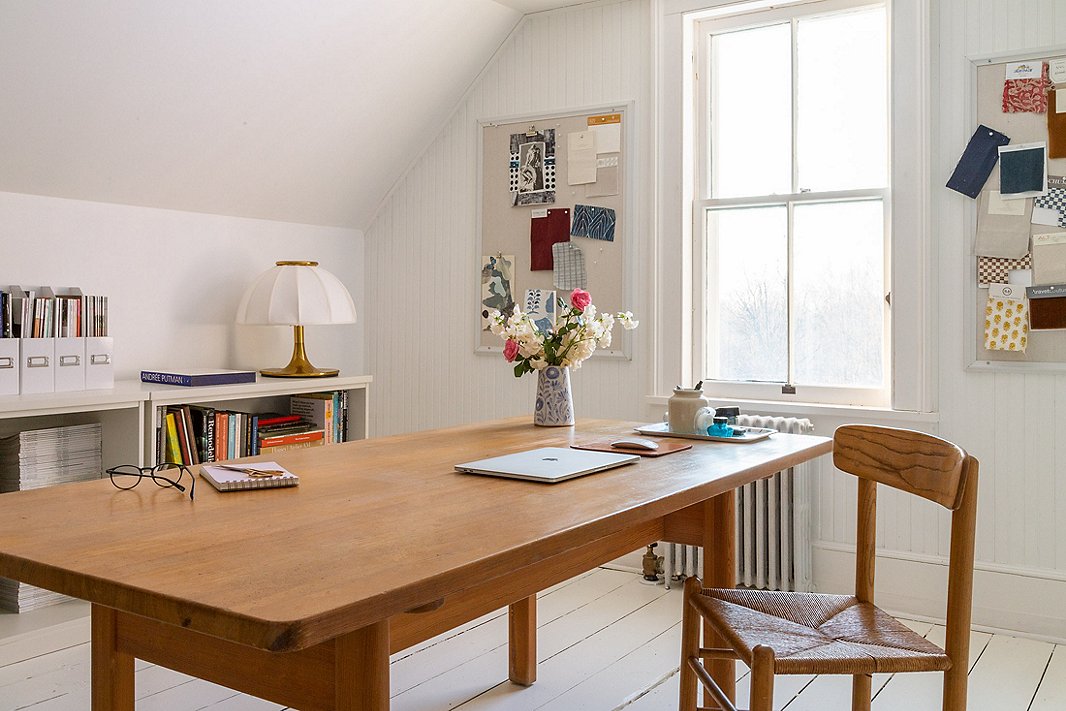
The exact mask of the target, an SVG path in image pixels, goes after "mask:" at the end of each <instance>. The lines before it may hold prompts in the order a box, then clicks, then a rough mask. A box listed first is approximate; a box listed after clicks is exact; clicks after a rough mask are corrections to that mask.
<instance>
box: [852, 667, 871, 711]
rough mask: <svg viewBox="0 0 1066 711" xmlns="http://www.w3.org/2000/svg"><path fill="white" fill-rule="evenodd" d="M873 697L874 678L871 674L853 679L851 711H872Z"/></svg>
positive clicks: (858, 675)
mask: <svg viewBox="0 0 1066 711" xmlns="http://www.w3.org/2000/svg"><path fill="white" fill-rule="evenodd" d="M872 695H873V677H872V676H870V675H869V674H856V675H854V676H853V677H852V678H851V711H870V697H871V696H872Z"/></svg>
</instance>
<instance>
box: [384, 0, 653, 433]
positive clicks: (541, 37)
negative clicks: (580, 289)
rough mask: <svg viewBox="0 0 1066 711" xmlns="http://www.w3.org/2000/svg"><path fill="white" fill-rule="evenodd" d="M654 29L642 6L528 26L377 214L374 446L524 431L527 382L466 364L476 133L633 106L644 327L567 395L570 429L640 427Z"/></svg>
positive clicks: (497, 368)
mask: <svg viewBox="0 0 1066 711" xmlns="http://www.w3.org/2000/svg"><path fill="white" fill-rule="evenodd" d="M650 17H651V16H650V7H649V3H648V1H647V0H631V1H629V2H622V3H618V4H593V5H586V6H581V7H574V8H566V9H563V10H558V11H555V12H550V13H543V14H538V15H531V16H527V17H526V18H525V20H524V21H523V22H522V23H521V24H520V25H519V27H518V28H517V30H516V31H515V33H514V34H513V35H512V36H511V38H510V39H509V40H508V41H507V43H505V45H504V46H503V47H502V48H501V50H500V52H499V53H498V55H497V57H496V58H495V59H494V61H493V62H492V63H491V64H490V66H489V67H488V68H487V69H486V71H485V72H484V73H483V74H482V76H481V77H480V78H479V79H478V81H477V82H476V83H475V85H474V86H473V87H472V89H471V91H470V92H469V93H468V95H467V96H466V97H465V99H464V100H463V102H462V104H461V105H460V106H459V107H458V110H457V111H456V112H455V114H454V115H453V116H452V118H451V120H449V121H448V123H447V124H446V125H445V126H444V128H443V131H442V133H441V134H440V135H439V136H438V137H437V139H436V140H435V141H434V142H433V144H432V146H430V148H429V149H428V150H427V151H426V153H425V154H424V155H423V156H422V157H421V158H420V159H419V160H418V162H417V163H416V164H415V165H414V167H413V168H412V170H411V171H410V172H409V173H408V174H407V175H406V176H405V177H404V178H403V179H402V180H401V181H400V182H399V184H398V185H397V186H396V188H395V190H394V192H393V193H392V194H391V195H390V197H389V198H388V200H387V201H386V203H385V205H384V206H383V208H382V209H381V210H380V211H379V213H378V216H377V218H376V220H375V221H374V223H373V224H372V225H371V227H370V228H369V229H368V230H367V240H366V259H367V298H368V303H367V309H366V311H367V314H368V319H369V320H368V324H369V325H368V329H369V331H368V333H369V337H368V366H369V368H368V372H370V373H371V374H372V375H373V376H374V388H375V390H378V391H380V392H383V393H387V396H385V397H378V398H376V399H375V400H374V405H373V409H374V416H373V417H372V418H371V433H372V434H374V435H381V434H387V433H392V432H404V431H411V430H418V429H425V428H430V427H436V426H443V425H448V424H454V423H459V422H469V421H474V420H481V419H488V418H494V417H504V416H510V415H523V414H524V415H528V416H529V417H530V418H532V405H533V393H534V388H535V385H536V379H535V377H534V376H532V375H527V376H525V377H524V378H523V379H521V380H516V379H515V378H514V375H513V373H512V372H511V368H510V367H508V365H507V364H506V363H505V362H504V361H503V359H502V358H501V357H500V356H498V355H496V356H491V357H490V356H485V355H475V353H474V334H475V332H476V329H477V321H476V319H478V311H477V304H478V298H479V293H480V288H481V287H480V283H479V281H478V279H479V278H478V268H479V264H480V262H479V253H478V248H477V240H476V230H477V227H476V214H475V213H476V205H477V199H476V188H477V151H478V143H477V141H478V135H477V121H478V120H479V119H488V118H494V117H502V116H508V115H517V114H524V113H538V112H551V111H561V110H565V109H569V108H576V107H585V106H595V105H598V104H604V103H612V102H617V101H628V100H633V101H634V102H635V106H636V108H635V110H634V112H633V120H632V121H631V123H630V125H629V126H628V127H627V130H628V131H634V132H635V135H636V142H635V146H636V150H635V151H634V153H633V155H632V156H630V157H629V158H628V161H629V162H628V169H629V170H632V171H636V172H637V175H638V176H640V177H639V178H638V180H637V186H638V187H637V190H636V191H635V194H634V195H631V196H628V197H627V201H628V202H627V205H626V213H625V219H627V220H629V221H630V225H629V228H628V229H629V231H628V233H626V234H628V235H632V237H633V238H635V239H636V240H638V244H637V253H638V260H639V261H638V263H641V264H642V265H643V266H642V267H641V268H640V269H639V270H638V271H639V276H638V283H637V284H636V285H635V289H634V293H635V300H634V303H633V304H631V305H630V310H632V311H633V312H634V313H635V314H636V315H637V316H638V318H641V319H645V322H644V323H643V324H642V325H641V327H640V328H638V329H637V330H636V331H634V332H633V333H634V334H635V336H636V337H635V342H634V343H635V346H634V351H633V352H634V354H635V357H634V360H633V361H632V362H629V361H620V360H610V359H599V358H593V359H592V360H590V361H588V362H586V364H585V365H584V366H583V367H582V368H581V369H580V370H578V371H576V372H575V373H574V377H573V387H574V406H575V408H576V410H577V414H578V416H579V417H596V416H600V417H629V418H638V417H640V416H641V414H640V413H641V409H642V404H641V402H642V397H643V395H644V394H645V393H646V392H647V388H648V385H647V374H648V363H649V357H650V349H649V344H650V333H651V328H650V320H648V319H647V316H648V304H649V303H650V300H649V298H648V295H649V293H650V289H651V287H652V276H651V275H652V266H651V264H650V262H649V260H650V259H651V255H652V249H651V247H652V229H651V224H652V221H651V209H652V202H651V197H652V192H653V186H652V182H653V181H651V180H650V179H648V178H645V177H644V176H650V175H651V173H652V170H651V166H652V165H653V164H652V162H651V148H652V145H651V140H650V136H651V129H650V121H651V110H652V106H653V102H652V95H651V73H652V69H651V44H652V30H651V22H650ZM620 229H621V230H623V231H624V230H625V229H626V228H625V227H621V226H620ZM518 288H519V289H521V285H520V284H519V285H518ZM592 296H593V300H594V301H595V296H596V295H595V294H593V295H592Z"/></svg>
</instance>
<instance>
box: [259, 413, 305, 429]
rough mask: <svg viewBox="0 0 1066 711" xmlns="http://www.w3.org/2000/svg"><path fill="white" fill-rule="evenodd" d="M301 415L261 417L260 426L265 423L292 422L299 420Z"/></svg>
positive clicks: (281, 423) (279, 423) (282, 423)
mask: <svg viewBox="0 0 1066 711" xmlns="http://www.w3.org/2000/svg"><path fill="white" fill-rule="evenodd" d="M299 421H300V416H299V415H271V416H270V417H260V418H259V426H260V427H263V426H264V425H284V424H288V423H290V422H299Z"/></svg>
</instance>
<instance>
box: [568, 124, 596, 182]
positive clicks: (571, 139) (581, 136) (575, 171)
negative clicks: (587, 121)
mask: <svg viewBox="0 0 1066 711" xmlns="http://www.w3.org/2000/svg"><path fill="white" fill-rule="evenodd" d="M566 139H567V140H566V146H567V150H566V182H567V183H568V184H570V185H585V184H588V183H595V182H596V134H595V133H593V132H592V131H591V130H589V131H578V132H577V133H570V134H567V137H566Z"/></svg>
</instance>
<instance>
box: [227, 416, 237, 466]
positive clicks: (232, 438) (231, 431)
mask: <svg viewBox="0 0 1066 711" xmlns="http://www.w3.org/2000/svg"><path fill="white" fill-rule="evenodd" d="M226 435H227V437H228V439H227V440H226V457H227V458H228V459H236V458H237V413H236V412H227V413H226Z"/></svg>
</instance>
